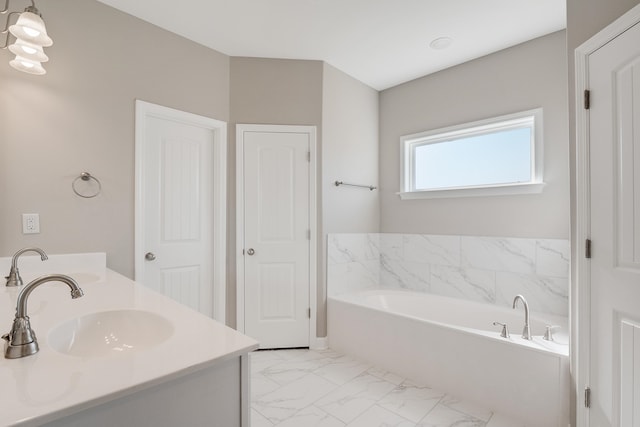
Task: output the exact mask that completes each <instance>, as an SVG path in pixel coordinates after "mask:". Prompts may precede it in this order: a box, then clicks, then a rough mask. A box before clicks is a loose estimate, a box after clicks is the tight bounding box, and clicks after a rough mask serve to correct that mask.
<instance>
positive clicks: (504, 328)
mask: <svg viewBox="0 0 640 427" xmlns="http://www.w3.org/2000/svg"><path fill="white" fill-rule="evenodd" d="M493 326H502V332H500V336H501V337H502V338H509V328H507V324H506V323H500V322H493Z"/></svg>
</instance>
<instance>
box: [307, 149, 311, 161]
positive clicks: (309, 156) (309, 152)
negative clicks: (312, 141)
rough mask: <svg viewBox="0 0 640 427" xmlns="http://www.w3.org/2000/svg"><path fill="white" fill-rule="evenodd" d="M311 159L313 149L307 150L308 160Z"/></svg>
mask: <svg viewBox="0 0 640 427" xmlns="http://www.w3.org/2000/svg"><path fill="white" fill-rule="evenodd" d="M310 161H311V151H307V162H310Z"/></svg>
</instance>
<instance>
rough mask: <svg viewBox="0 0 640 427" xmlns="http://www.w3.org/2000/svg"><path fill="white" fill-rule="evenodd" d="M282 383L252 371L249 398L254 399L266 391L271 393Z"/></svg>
mask: <svg viewBox="0 0 640 427" xmlns="http://www.w3.org/2000/svg"><path fill="white" fill-rule="evenodd" d="M281 386H282V385H281V384H279V383H277V382H275V381H273V380H270V379H269V378H267V377H265V376H264V375H262V374H258V373H252V374H251V399H252V400H256V399H257V398H259V397H260V396H263V395H265V394H267V393H271V392H272V391H274V390H277V389H279V388H280V387H281Z"/></svg>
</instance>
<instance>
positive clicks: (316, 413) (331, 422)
mask: <svg viewBox="0 0 640 427" xmlns="http://www.w3.org/2000/svg"><path fill="white" fill-rule="evenodd" d="M344 426H345V423H343V422H342V421H340V420H338V419H337V418H335V417H333V416H331V415H329V414H327V413H326V412H324V411H323V410H322V409H319V408H316V407H315V406H313V405H312V406H309V407H307V408H304V409H303V410H301V411H299V412H297V413H296V414H295V415H293V416H292V417H291V418H288V419H286V420H284V421H282V422H280V423H278V425H277V427H344ZM251 427H253V426H251Z"/></svg>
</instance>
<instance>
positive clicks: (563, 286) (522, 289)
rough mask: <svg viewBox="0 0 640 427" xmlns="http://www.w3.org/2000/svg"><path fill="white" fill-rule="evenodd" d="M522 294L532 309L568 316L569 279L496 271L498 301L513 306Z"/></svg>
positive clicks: (500, 303)
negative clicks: (516, 298)
mask: <svg viewBox="0 0 640 427" xmlns="http://www.w3.org/2000/svg"><path fill="white" fill-rule="evenodd" d="M518 294H522V295H523V296H524V297H525V298H526V300H527V303H528V304H529V309H530V310H531V311H535V312H540V313H549V314H555V315H558V316H564V317H566V316H568V314H569V280H568V279H562V278H556V277H542V276H534V275H528V274H515V273H501V272H498V273H496V303H497V304H499V305H504V306H507V307H512V304H513V298H514V297H515V296H516V295H518Z"/></svg>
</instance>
